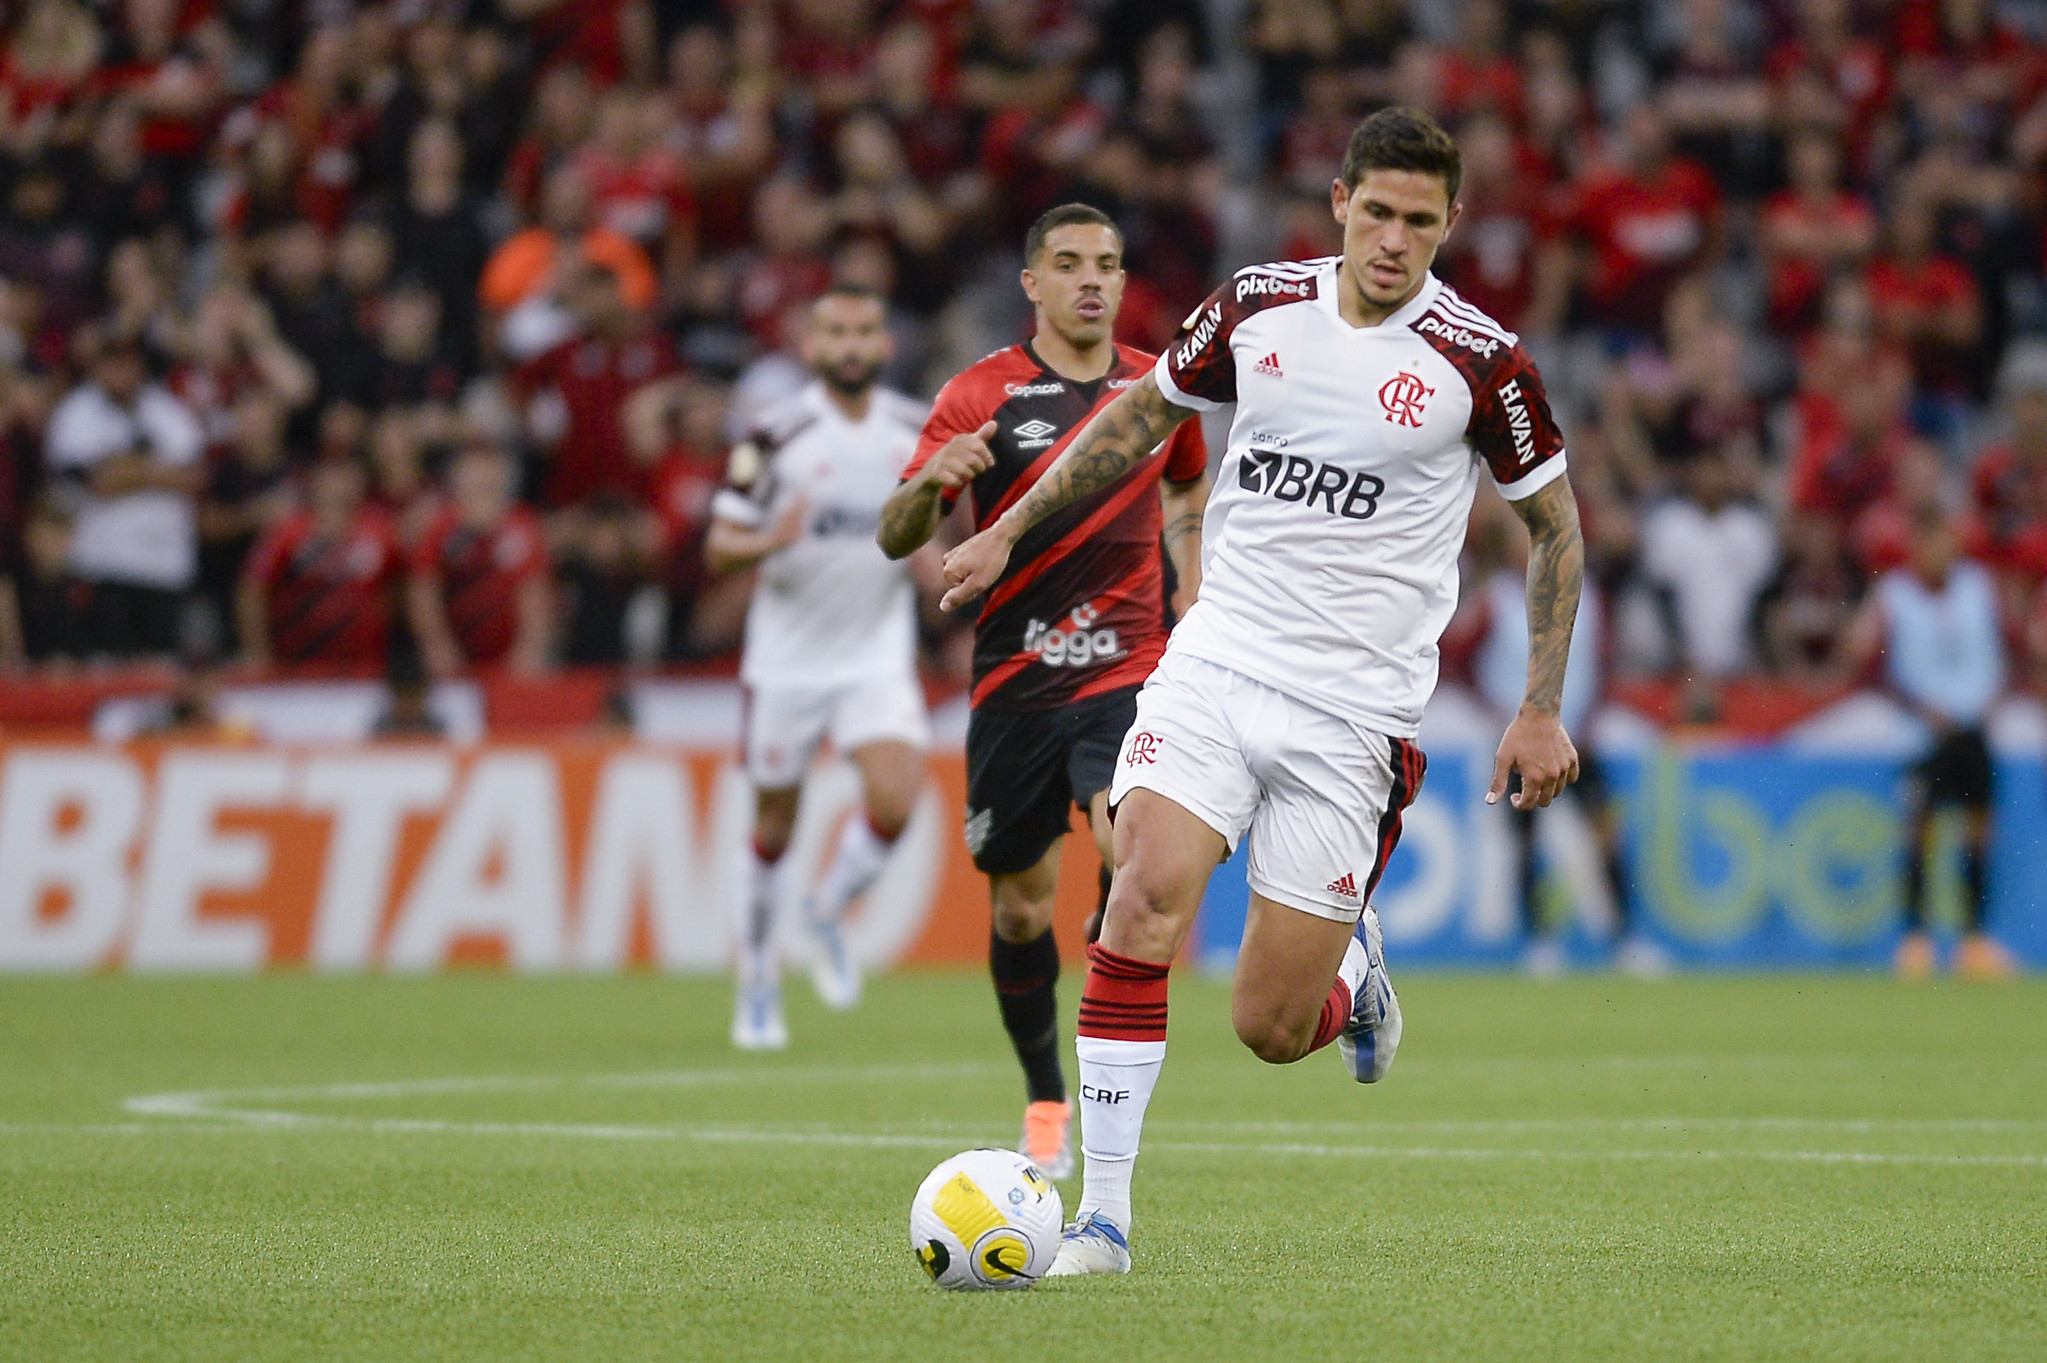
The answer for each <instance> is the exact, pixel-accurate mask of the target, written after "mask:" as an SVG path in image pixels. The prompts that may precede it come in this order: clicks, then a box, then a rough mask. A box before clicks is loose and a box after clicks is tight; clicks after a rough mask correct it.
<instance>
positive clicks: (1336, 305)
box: [1329, 256, 1443, 334]
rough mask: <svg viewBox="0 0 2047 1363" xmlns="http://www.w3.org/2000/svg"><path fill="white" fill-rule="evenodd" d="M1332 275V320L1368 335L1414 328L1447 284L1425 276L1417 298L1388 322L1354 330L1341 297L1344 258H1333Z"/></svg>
mask: <svg viewBox="0 0 2047 1363" xmlns="http://www.w3.org/2000/svg"><path fill="white" fill-rule="evenodd" d="M1329 273H1330V278H1329V315H1330V316H1331V317H1334V318H1335V319H1336V320H1337V321H1338V322H1340V323H1342V325H1343V327H1344V328H1345V330H1348V331H1356V332H1360V333H1366V334H1369V333H1372V332H1386V331H1397V330H1399V329H1400V328H1401V327H1404V326H1408V325H1411V324H1412V323H1413V322H1415V321H1416V320H1417V319H1419V318H1420V317H1421V315H1422V314H1423V313H1425V312H1427V311H1428V310H1429V306H1430V305H1431V304H1432V303H1434V302H1435V301H1436V295H1438V294H1440V293H1442V292H1443V281H1442V280H1440V279H1438V278H1436V276H1435V274H1434V272H1433V271H1432V272H1430V273H1427V274H1424V275H1423V276H1422V286H1421V287H1420V288H1419V289H1416V290H1415V292H1414V297H1412V298H1410V299H1408V300H1407V301H1406V302H1405V303H1403V304H1401V305H1400V308H1399V310H1398V311H1397V312H1393V313H1391V314H1389V315H1388V316H1387V317H1386V318H1385V320H1383V321H1381V322H1380V323H1379V324H1378V325H1377V326H1369V327H1354V326H1352V325H1351V324H1350V323H1349V322H1348V321H1346V320H1345V319H1344V315H1343V307H1342V303H1341V301H1340V298H1339V295H1340V293H1341V290H1342V288H1343V257H1342V256H1331V257H1330V270H1329Z"/></svg>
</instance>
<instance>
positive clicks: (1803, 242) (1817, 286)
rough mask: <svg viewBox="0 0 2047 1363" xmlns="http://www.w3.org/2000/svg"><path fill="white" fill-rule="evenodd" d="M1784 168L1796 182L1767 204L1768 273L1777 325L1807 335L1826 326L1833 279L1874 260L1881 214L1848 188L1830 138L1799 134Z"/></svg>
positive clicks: (1811, 132) (1773, 318) (1815, 133)
mask: <svg viewBox="0 0 2047 1363" xmlns="http://www.w3.org/2000/svg"><path fill="white" fill-rule="evenodd" d="M1785 163H1786V171H1787V173H1788V178H1789V180H1790V183H1789V184H1788V185H1787V186H1786V187H1785V188H1784V189H1781V190H1779V191H1778V192H1777V193H1775V194H1773V195H1771V196H1770V197H1769V198H1768V199H1767V200H1765V201H1764V204H1763V218H1762V248H1763V259H1764V269H1765V271H1766V272H1767V286H1768V289H1769V308H1770V321H1771V324H1772V325H1773V326H1775V327H1776V328H1777V329H1778V330H1779V331H1783V332H1786V333H1789V334H1791V335H1803V334H1804V333H1805V332H1808V331H1810V330H1811V329H1812V328H1813V327H1814V326H1816V325H1818V323H1819V321H1820V310H1821V307H1822V305H1823V303H1824V301H1825V298H1826V289H1827V284H1828V283H1829V282H1830V280H1832V279H1833V278H1834V277H1836V276H1838V275H1841V274H1844V273H1846V272H1848V271H1851V270H1856V269H1859V268H1860V267H1861V265H1862V263H1863V262H1864V261H1865V260H1867V259H1868V257H1869V254H1870V252H1871V251H1872V250H1873V249H1874V247H1875V245H1876V216H1875V214H1873V213H1871V212H1870V209H1869V205H1868V204H1867V203H1865V202H1863V200H1862V198H1861V197H1860V196H1859V195H1856V194H1852V193H1850V192H1848V191H1847V190H1845V189H1843V188H1842V187H1841V154H1840V150H1839V147H1838V145H1837V144H1836V143H1835V141H1834V139H1833V138H1832V137H1830V136H1829V135H1827V134H1825V133H1822V132H1818V131H1815V130H1811V129H1807V130H1805V131H1802V132H1799V133H1797V134H1795V135H1794V136H1793V137H1792V138H1791V144H1790V148H1789V150H1788V152H1787V153H1786V156H1785Z"/></svg>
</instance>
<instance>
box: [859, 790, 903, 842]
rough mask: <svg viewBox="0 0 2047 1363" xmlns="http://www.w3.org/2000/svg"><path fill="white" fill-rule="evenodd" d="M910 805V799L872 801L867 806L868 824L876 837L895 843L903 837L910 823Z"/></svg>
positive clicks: (885, 798)
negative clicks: (904, 830)
mask: <svg viewBox="0 0 2047 1363" xmlns="http://www.w3.org/2000/svg"><path fill="white" fill-rule="evenodd" d="M910 804H911V802H910V801H909V800H908V799H902V800H896V799H891V798H888V797H882V798H880V799H876V800H873V801H871V802H870V803H869V804H868V806H867V823H868V826H869V827H870V828H872V829H873V830H874V835H875V836H876V837H878V838H880V839H881V840H882V841H883V842H894V841H895V840H896V839H897V838H900V837H901V836H903V829H904V828H906V827H908V826H909V822H910Z"/></svg>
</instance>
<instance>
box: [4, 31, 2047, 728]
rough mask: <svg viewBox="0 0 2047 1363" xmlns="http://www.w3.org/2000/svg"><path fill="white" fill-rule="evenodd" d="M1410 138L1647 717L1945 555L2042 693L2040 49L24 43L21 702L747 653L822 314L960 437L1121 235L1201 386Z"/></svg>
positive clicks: (824, 36)
mask: <svg viewBox="0 0 2047 1363" xmlns="http://www.w3.org/2000/svg"><path fill="white" fill-rule="evenodd" d="M1393 102H1398V103H1405V104H1410V105H1415V106H1419V107H1422V108H1425V109H1428V110H1430V111H1432V112H1434V113H1435V114H1436V115H1437V116H1438V117H1440V118H1441V119H1442V120H1443V121H1444V122H1445V123H1446V124H1447V125H1448V126H1450V127H1451V128H1453V130H1454V131H1456V133H1457V134H1458V136H1459V137H1460V139H1461V141H1462V145H1463V148H1464V155H1465V158H1466V178H1465V182H1464V192H1463V200H1464V205H1465V207H1464V216H1463V219H1462V221H1461V222H1460V224H1459V225H1458V227H1457V229H1456V231H1455V232H1454V233H1453V235H1452V237H1451V238H1450V241H1449V243H1448V245H1447V246H1446V248H1445V253H1444V255H1443V257H1442V259H1441V261H1440V263H1439V267H1438V268H1439V271H1440V272H1441V273H1443V274H1444V275H1445V276H1446V277H1447V278H1448V279H1449V280H1450V281H1451V282H1452V283H1453V284H1454V285H1455V286H1456V287H1457V288H1458V289H1459V290H1461V291H1462V292H1463V294H1464V295H1465V296H1466V297H1467V298H1468V299H1470V300H1471V301H1472V302H1474V303H1476V304H1477V305H1478V306H1480V307H1481V308H1483V309H1485V310H1487V311H1488V312H1491V313H1492V314H1494V315H1495V316H1496V317H1498V318H1499V319H1501V320H1502V321H1504V322H1505V323H1506V324H1508V325H1509V326H1510V327H1512V328H1514V329H1515V330H1517V331H1519V332H1520V333H1522V334H1523V336H1524V337H1525V338H1526V339H1527V340H1528V342H1529V344H1530V347H1531V349H1532V350H1533V351H1534V352H1535V354H1536V356H1537V358H1538V360H1539V361H1540V362H1541V363H1542V365H1543V367H1544V371H1545V373H1546V374H1547V375H1548V377H1549V385H1550V390H1551V394H1552V398H1553V400H1554V401H1555V403H1556V405H1557V407H1558V409H1559V414H1560V416H1561V417H1562V418H1563V420H1564V423H1565V427H1566V430H1567V431H1568V432H1569V435H1570V440H1571V446H1572V455H1571V457H1572V472H1573V477H1574V480H1575V483H1576V487H1577V490H1578V494H1579V496H1580V498H1581V500H1582V503H1583V506H1584V513H1585V515H1584V519H1585V525H1586V532H1587V537H1588V542H1589V546H1590V550H1591V561H1592V563H1593V565H1594V577H1595V578H1596V580H1597V584H1598V586H1599V588H1600V589H1601V597H1602V600H1603V602H1604V607H1603V609H1604V610H1605V611H1606V624H1607V629H1606V630H1605V638H1606V641H1607V649H1606V652H1607V654H1608V657H1609V661H1610V664H1611V666H1612V667H1613V668H1614V669H1616V670H1617V671H1618V672H1620V673H1622V674H1671V675H1682V676H1684V677H1687V678H1689V679H1690V685H1691V688H1692V690H1691V693H1690V694H1691V695H1692V697H1693V701H1694V704H1695V707H1696V708H1697V710H1698V711H1699V712H1700V713H1701V714H1702V715H1710V714H1711V712H1712V709H1713V706H1714V703H1715V699H1714V698H1715V694H1716V688H1717V687H1718V685H1719V683H1720V682H1721V681H1722V680H1723V679H1726V678H1729V677H1733V676H1737V675H1749V674H1756V673H1767V674H1772V675H1777V676H1781V677H1785V678H1789V679H1792V680H1798V681H1809V680H1814V679H1826V678H1838V677H1841V676H1843V675H1846V671H1847V670H1848V669H1852V668H1853V667H1855V666H1857V665H1858V660H1857V658H1856V657H1855V656H1853V655H1854V652H1855V651H1854V650H1852V649H1850V648H1848V647H1847V646H1846V643H1845V640H1846V639H1847V636H1848V633H1849V631H1848V624H1849V622H1850V620H1851V619H1852V618H1853V617H1854V614H1855V611H1856V606H1857V603H1858V601H1859V600H1860V599H1861V598H1862V597H1863V596H1864V594H1865V593H1866V592H1867V590H1868V589H1869V586H1870V584H1871V583H1872V582H1873V581H1875V580H1876V579H1877V578H1878V577H1879V576H1880V575H1881V574H1883V573H1884V572H1886V571H1887V570H1889V569H1892V568H1894V567H1897V566H1899V565H1901V564H1904V563H1906V562H1907V561H1908V559H1909V558H1910V556H1911V552H1912V543H1913V537H1914V534H1915V527H1919V526H1923V525H1926V524H1928V523H1929V516H1930V514H1932V513H1934V512H1939V513H1941V514H1943V515H1944V516H1945V517H1946V518H1947V519H1948V521H1949V523H1950V524H1951V525H1953V526H1956V527H1959V528H1960V532H1961V537H1962V544H1963V545H1964V547H1965V549H1966V551H1967V552H1968V553H1969V554H1970V555H1971V556H1973V557H1975V558H1976V559H1978V560H1979V561H1981V562H1982V563H1984V564H1985V565H1986V566H1987V567H1989V568H1990V569H1991V570H1992V571H1993V572H1994V573H1995V575H1996V580H1997V583H1998V589H1999V601H2000V605H2001V609H2002V611H2003V615H2004V639H2005V647H2006V648H2007V650H2008V654H2009V660H2010V673H2011V675H2012V676H2013V677H2014V679H2015V680H2017V681H2020V682H2023V683H2027V684H2035V685H2037V684H2038V682H2039V680H2040V678H2041V675H2042V673H2043V672H2047V666H2043V663H2047V595H2043V588H2042V582H2043V579H2047V344H2043V342H2042V341H2041V340H2039V339H2036V338H2038V337H2040V336H2041V335H2043V334H2047V287H2043V283H2042V256H2043V241H2047V3H2042V0H2027V2H2026V3H1992V2H1991V0H1639V2H1638V0H1628V2H1626V3H1623V0H1512V2H1511V3H1510V0H1412V2H1411V3H1410V2H1409V0H1250V3H1249V4H1248V5H1246V6H1243V7H1241V8H1238V7H1229V6H1223V5H1220V4H1217V5H1212V6H1205V5H1204V4H1203V3H1201V0H893V2H892V3H891V0H730V2H729V3H720V0H384V2H383V3H370V2H369V0H302V3H284V2H283V0H233V3H228V2H227V0H98V3H94V2H93V0H7V3H6V5H5V36H4V50H0V194H4V208H5V213H4V217H0V544H4V546H5V554H4V565H0V566H4V569H5V579H4V590H0V663H4V664H6V665H7V666H10V667H21V666H39V665H49V664H53V663H56V662H59V661H61V660H85V659H93V658H102V657H105V658H125V657H134V656H136V655H142V654H151V655H175V656H184V657H187V658H197V657H210V658H214V659H219V660H227V659H234V658H242V659H246V660H249V661H251V662H255V663H258V664H264V665H268V666H272V667H280V668H289V667H300V666H321V667H334V668H343V669H351V668H352V669H358V670H365V671H375V670H378V669H382V668H384V667H386V666H387V665H388V664H389V661H390V659H391V658H392V656H393V654H394V653H397V654H402V655H404V656H405V657H407V658H409V659H411V660H413V661H414V662H416V664H417V665H418V666H419V667H423V668H424V670H425V672H426V673H427V674H429V675H433V676H441V675H448V674H453V673H458V672H462V671H464V670H466V669H470V668H473V667H477V666H483V665H494V664H503V665H507V666H510V667H514V668H521V669H529V670H532V669H545V668H548V667H552V666H558V665H568V664H580V663H603V662H616V661H621V660H629V661H642V662H645V661H655V660H662V659H667V660H676V659H692V658H703V657H710V656H716V655H719V654H721V653H724V652H727V651H729V650H730V649H731V648H732V647H733V646H734V644H735V642H736V634H737V630H738V625H739V621H740V618H741V612H742V608H743V602H744V596H745V592H746V590H747V585H748V584H747V583H746V582H745V580H744V579H743V578H742V579H730V580H721V579H717V578H715V577H713V576H712V575H711V574H710V573H709V572H708V571H707V570H706V568H705V567H704V564H703V558H702V553H701V547H700V541H701V537H702V534H703V531H704V529H705V515H706V511H705V508H706V505H707V502H708V500H709V498H710V494H711V492H712V491H713V490H714V488H715V487H716V485H717V483H718V480H719V477H720V472H721V467H722V462H723V458H724V451H725V448H726V446H727V444H728V443H729V441H730V440H731V439H732V437H733V435H734V433H735V432H738V431H741V430H743V429H744V427H745V425H746V423H747V421H748V420H749V418H750V415H751V414H752V413H754V412H757V411H758V410H759V409H760V408H761V407H762V405H763V404H765V403H767V402H770V401H772V400H774V399H775V398H776V397H778V396H780V395H781V394H783V393H785V392H787V391H788V390H789V389H790V388H791V387H792V386H793V385H794V384H796V383H799V382H800V381H801V371H800V368H799V366H798V365H797V363H796V361H795V360H794V358H793V357H792V356H791V355H789V354H788V353H787V351H786V349H785V344H784V343H785V337H786V336H787V335H788V334H789V323H790V320H791V317H792V314H793V313H794V311H795V310H796V309H798V308H800V307H802V306H803V305H804V304H805V302H806V301H807V300H808V299H809V298H811V297H812V296H813V295H815V294H816V293H817V291H818V290H819V289H821V288H822V287H824V286H825V285H826V284H827V283H828V282H830V281H832V280H834V279H842V280H851V281H858V282H862V283H865V284H869V285H871V286H874V287H876V288H879V289H881V290H882V291H884V292H885V293H886V294H887V296H888V297H889V298H890V299H891V300H892V305H893V306H892V312H893V325H894V327H895V329H896V331H897V333H898V339H899V358H898V361H897V364H896V368H895V372H894V373H893V374H892V376H891V378H892V381H893V382H895V383H896V384H898V385H899V386H901V387H903V388H905V389H907V390H909V391H912V392H915V393H918V394H929V393H930V392H932V391H933V390H935V388H936V387H937V385H938V384H939V383H940V382H942V381H943V380H944V379H945V378H946V377H948V376H949V375H950V374H951V373H952V372H954V371H955V370H956V369H958V368H959V367H961V366H962V365H964V364H965V363H967V362H970V361H971V360H972V359H974V358H976V357H977V356H978V355H980V354H981V353H983V352H984V351H986V350H988V349H990V348H993V347H994V346H996V345H999V344H1003V343H1006V342H1008V341H1010V340H1013V339H1015V338H1016V337H1017V336H1018V335H1019V334H1020V330H1021V328H1022V326H1023V325H1024V322H1025V318H1026V314H1025V312H1024V305H1023V303H1022V301H1021V299H1020V297H1019V296H1018V294H1017V291H1016V289H1015V285H1014V272H1015V269H1016V267H1017V264H1018V249H1019V243H1020V240H1021V237H1022V233H1023V228H1024V226H1025V225H1026V224H1027V223H1028V222H1029V221H1030V220H1031V219H1032V218H1033V217H1034V216H1035V215H1036V214H1038V213H1040V212H1041V211H1043V210H1044V209H1045V208H1047V207H1049V206H1051V205H1053V204H1055V203H1058V202H1061V201H1063V200H1067V199H1074V198H1078V199H1083V200H1087V201H1089V202H1093V203H1096V204H1098V205H1100V206H1102V207H1104V208H1106V209H1108V210H1110V211H1111V212H1112V213H1114V214H1115V215H1116V216H1117V218H1118V220H1119V221H1120V222H1121V224H1122V225H1123V228H1124V230H1125V233H1126V235H1127V240H1128V250H1129V257H1128V260H1129V265H1130V269H1131V276H1130V281H1129V290H1128V295H1127V298H1126V301H1125V305H1124V310H1123V316H1122V323H1121V328H1120V330H1121V333H1122V335H1123V337H1124V338H1125V339H1127V340H1130V341H1132V342H1134V343H1136V344H1140V345H1146V346H1151V347H1157V346H1159V345H1161V344H1162V343H1163V342H1164V341H1165V340H1166V338H1168V337H1170V335H1171V334H1172V332H1173V330H1174V328H1175V327H1176V326H1177V323H1178V319H1179V318H1180V317H1181V316H1182V315H1183V314H1184V313H1185V312H1186V311H1187V310H1188V308H1189V307H1190V306H1191V305H1192V304H1193V303H1194V302H1196V301H1197V300H1198V299H1199V298H1201V297H1202V296H1203V295H1204V294H1205V293H1206V292H1207V291H1208V289H1209V288H1211V287H1212V286H1213V285H1214V283H1215V282H1216V281H1217V279H1218V276H1219V275H1220V274H1222V273H1225V272H1227V270H1229V269H1230V268H1232V267H1234V266H1236V265H1239V264H1243V263H1247V262H1250V261H1254V260H1259V259H1267V258H1274V257H1278V256H1296V257H1307V256H1314V255H1320V254H1326V253H1328V252H1330V251H1332V250H1334V249H1335V248H1336V246H1337V244H1338V243H1337V236H1336V232H1335V228H1334V226H1333V224H1332V223H1331V221H1330V219H1329V212H1328V184H1329V180H1330V178H1331V175H1332V172H1333V170H1334V168H1335V166H1336V165H1337V163H1338V161H1339V160H1340V157H1341V154H1342V150H1343V146H1344V143H1345V141H1346V139H1347V137H1348V135H1349V132H1350V130H1351V128H1352V126H1353V125H1354V123H1355V121H1356V120H1357V118H1358V117H1359V116H1360V115H1361V114H1362V113H1363V112H1365V111H1368V110H1370V109H1372V108H1374V107H1378V106H1380V105H1383V104H1387V103H1393ZM1481 514H1485V513H1481ZM928 625H929V628H930V629H931V630H932V632H933V633H932V642H933V645H934V651H933V661H934V664H935V665H938V666H941V667H942V666H946V665H948V660H955V661H956V660H957V659H958V657H959V656H960V655H959V651H958V650H957V649H953V650H950V651H948V650H947V649H946V648H945V647H944V639H943V637H942V636H941V635H940V634H939V631H940V630H941V628H942V626H941V625H940V624H939V622H938V621H937V620H936V619H935V618H934V619H932V620H931V621H929V622H928ZM1455 643H1456V640H1455V639H1454V638H1453V640H1452V645H1453V648H1452V652H1453V654H1454V653H1455V647H1454V645H1455Z"/></svg>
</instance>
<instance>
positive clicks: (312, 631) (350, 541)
mask: <svg viewBox="0 0 2047 1363" xmlns="http://www.w3.org/2000/svg"><path fill="white" fill-rule="evenodd" d="M400 560H401V555H400V553H399V549H398V538H397V534H396V531H395V530H394V528H393V526H392V522H391V517H390V516H389V515H388V514H386V513H385V512H384V511H383V510H381V509H380V508H377V507H373V506H366V507H363V508H362V509H361V510H359V511H357V512H356V514H355V517H354V519H353V520H351V521H350V522H349V524H348V527H347V529H346V530H345V531H344V532H343V533H342V534H340V535H322V534H321V533H320V532H319V529H318V527H317V525H316V524H315V522H314V519H313V515H312V513H311V512H309V511H297V512H293V513H292V514H291V515H289V516H286V517H285V518H284V519H283V520H281V521H279V522H277V523H276V524H275V525H273V526H271V527H270V529H269V530H268V531H266V532H265V533H264V535H263V537H262V538H261V539H259V540H257V541H256V547H255V549H254V550H252V551H251V552H250V554H249V562H248V565H247V566H246V567H245V568H244V569H243V572H244V573H245V574H246V575H247V576H248V577H249V578H250V579H251V580H253V581H256V582H260V583H261V584H263V587H264V588H265V590H266V593H267V598H268V599H267V605H268V607H269V621H270V624H269V629H270V654H271V656H272V657H273V658H274V659H276V661H278V662H280V663H322V664H327V665H331V666H335V667H381V666H383V664H384V660H385V657H386V654H387V653H388V651H389V648H390V642H391V612H392V599H391V598H392V593H393V591H394V590H395V588H396V585H397V580H398V572H399V567H400Z"/></svg>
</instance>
